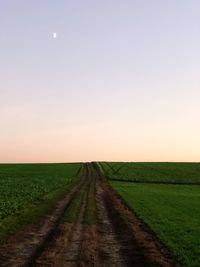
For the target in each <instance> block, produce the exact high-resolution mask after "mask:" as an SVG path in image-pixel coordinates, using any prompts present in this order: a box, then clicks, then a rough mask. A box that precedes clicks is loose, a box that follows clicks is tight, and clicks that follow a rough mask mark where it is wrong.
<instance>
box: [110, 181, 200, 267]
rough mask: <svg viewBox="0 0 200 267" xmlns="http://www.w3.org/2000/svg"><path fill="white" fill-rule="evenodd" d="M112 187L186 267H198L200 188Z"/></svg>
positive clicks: (165, 186) (131, 185)
mask: <svg viewBox="0 0 200 267" xmlns="http://www.w3.org/2000/svg"><path fill="white" fill-rule="evenodd" d="M111 184H112V186H113V187H114V189H115V190H116V191H117V192H118V193H119V194H120V195H121V196H122V197H123V198H124V199H125V201H126V202H127V203H128V205H129V207H131V208H132V209H133V210H134V211H135V212H136V213H137V214H138V215H139V216H140V217H141V218H142V219H143V221H144V222H146V223H147V224H148V225H149V226H150V228H151V229H152V230H153V231H154V232H155V233H156V235H157V236H158V237H159V239H161V240H162V241H163V242H164V243H165V244H166V245H167V246H168V247H169V248H170V250H171V251H172V252H173V253H174V255H175V256H176V258H177V259H178V260H179V261H180V262H181V263H182V264H183V265H184V266H188V267H199V253H200V240H199V236H200V223H199V222H200V186H198V185H166V184H149V183H148V184H140V183H128V182H117V181H112V182H111Z"/></svg>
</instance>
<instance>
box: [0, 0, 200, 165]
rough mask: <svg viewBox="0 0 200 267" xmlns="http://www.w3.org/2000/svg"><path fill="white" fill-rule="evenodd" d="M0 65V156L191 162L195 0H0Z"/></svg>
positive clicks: (199, 45)
mask: <svg viewBox="0 0 200 267" xmlns="http://www.w3.org/2000/svg"><path fill="white" fill-rule="evenodd" d="M53 33H57V39H54V38H53ZM0 74H1V79H0V162H59V161H62V162H63V161H91V160H119V161H200V1H199V0H196V1H195V0H167V1H160V0H137V1H136V0H129V1H128V0H123V1H122V0H98V1H94V0H84V1H83V0H73V1H72V0H70V1H68V0H42V1H41V0H29V1H27V0H0Z"/></svg>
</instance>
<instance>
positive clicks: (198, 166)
mask: <svg viewBox="0 0 200 267" xmlns="http://www.w3.org/2000/svg"><path fill="white" fill-rule="evenodd" d="M101 167H102V168H103V170H104V174H105V175H106V176H107V178H108V179H110V180H120V181H132V182H145V183H148V182H150V183H152V182H155V183H177V184H179V183H182V184H200V163H142V162H138V163H122V162H111V163H110V162H109V163H107V162H104V163H101Z"/></svg>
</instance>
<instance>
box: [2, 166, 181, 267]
mask: <svg viewBox="0 0 200 267" xmlns="http://www.w3.org/2000/svg"><path fill="white" fill-rule="evenodd" d="M0 252H1V255H0V266H2V267H3V266H4V267H7V266H9V267H14V266H18V267H19V266H35V267H42V266H55V267H56V266H58V267H77V266H88V267H90V266H97V267H98V266H105V267H106V266H108V267H122V266H137V267H140V266H141V267H144V266H146V267H147V266H150V267H151V266H152V267H157V266H160V267H172V266H178V265H177V264H176V263H175V261H174V260H173V258H172V257H171V255H170V253H169V252H168V250H167V249H166V248H165V247H164V245H163V244H161V243H160V242H159V241H158V240H157V239H156V237H155V236H154V235H153V233H152V232H151V231H150V230H149V229H148V227H147V226H146V225H145V224H144V223H143V222H142V221H141V220H139V219H138V218H137V216H136V215H135V214H134V213H133V212H132V211H131V210H130V209H129V208H128V207H127V206H126V204H125V203H124V201H123V200H122V199H121V198H120V197H119V196H118V195H117V194H116V193H115V192H114V191H113V190H112V188H111V187H110V186H109V184H108V183H107V181H106V180H105V178H104V177H103V174H101V172H100V171H99V169H98V166H97V165H96V164H95V163H88V164H84V168H83V174H82V179H81V181H80V182H79V184H77V185H76V186H75V187H74V188H73V190H72V191H71V192H70V194H67V196H66V197H65V199H64V200H62V201H61V202H59V203H58V205H57V209H56V210H55V211H54V213H53V214H52V215H51V216H49V217H47V218H46V220H45V221H44V225H43V226H42V227H41V228H40V229H39V230H38V229H31V230H29V232H27V233H25V234H24V236H23V237H22V238H21V239H19V238H17V237H16V243H15V242H13V244H8V245H7V247H6V248H4V249H2V250H1V249H0ZM2 253H4V255H2Z"/></svg>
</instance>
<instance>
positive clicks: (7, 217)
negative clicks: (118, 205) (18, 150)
mask: <svg viewBox="0 0 200 267" xmlns="http://www.w3.org/2000/svg"><path fill="white" fill-rule="evenodd" d="M80 167H81V164H74V163H70V164H0V240H3V239H4V238H5V236H6V235H7V234H8V233H12V232H13V231H15V229H16V228H17V227H18V226H20V225H22V224H25V223H30V222H31V223H32V222H37V220H38V219H39V218H40V217H41V216H42V215H43V214H44V213H46V212H47V211H48V210H49V209H50V208H52V206H53V204H55V201H56V200H58V199H59V198H61V197H62V196H63V194H64V193H65V192H67V190H70V188H71V186H72V185H73V183H75V182H76V181H77V179H78V176H77V173H78V170H79V169H80ZM75 177H76V178H75Z"/></svg>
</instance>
